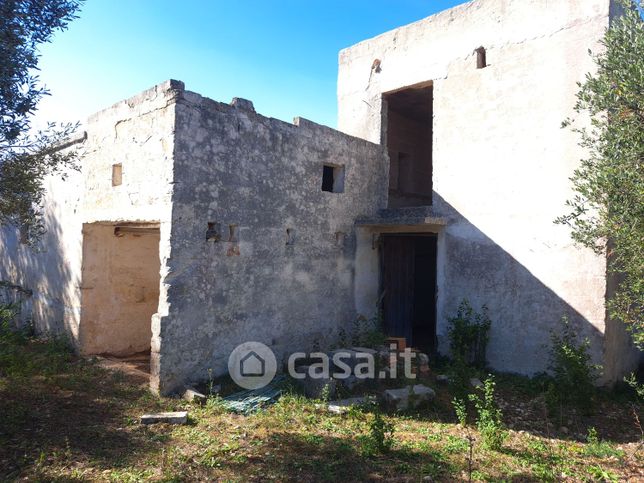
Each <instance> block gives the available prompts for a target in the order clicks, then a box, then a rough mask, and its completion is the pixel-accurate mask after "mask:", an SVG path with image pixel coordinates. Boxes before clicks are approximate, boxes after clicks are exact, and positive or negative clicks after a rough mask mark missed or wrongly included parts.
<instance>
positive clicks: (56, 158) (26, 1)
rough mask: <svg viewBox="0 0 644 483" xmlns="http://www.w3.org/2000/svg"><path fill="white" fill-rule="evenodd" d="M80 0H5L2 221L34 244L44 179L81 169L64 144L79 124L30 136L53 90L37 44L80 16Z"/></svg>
mask: <svg viewBox="0 0 644 483" xmlns="http://www.w3.org/2000/svg"><path fill="white" fill-rule="evenodd" d="M80 4H81V0H49V1H47V2H43V1H37V0H5V1H3V2H0V39H2V40H1V41H0V58H1V59H2V62H0V113H2V115H0V224H3V225H13V226H16V227H18V228H20V229H21V231H22V238H23V241H25V242H28V243H33V242H34V241H36V240H37V239H38V238H39V237H40V236H41V235H42V233H43V232H44V223H43V214H42V209H43V202H44V199H43V195H44V187H43V181H44V179H45V177H46V176H47V175H49V174H58V175H61V174H62V173H64V171H65V169H66V168H74V167H76V158H77V153H76V151H71V150H68V151H66V152H60V151H58V150H57V149H56V148H57V147H60V145H61V144H62V143H63V141H64V140H65V139H67V138H68V137H69V136H70V135H71V134H72V132H73V131H74V130H75V129H76V126H75V125H72V124H65V125H62V126H56V125H54V124H49V125H48V126H47V128H45V129H44V130H41V131H39V132H38V133H37V134H29V132H30V127H31V126H30V124H31V116H32V115H33V113H34V112H35V111H36V106H37V104H38V102H39V101H40V99H41V98H42V97H43V96H44V95H47V94H48V91H47V90H46V89H45V88H44V87H42V86H39V85H38V77H37V76H36V74H35V71H37V69H38V57H39V56H38V51H37V48H38V45H39V44H42V43H45V42H49V41H50V40H51V38H52V35H53V34H54V33H55V32H56V31H57V30H62V29H64V28H65V27H66V26H67V24H68V23H69V22H70V21H71V20H73V19H74V18H75V15H74V14H75V12H76V11H77V10H78V9H79V7H80Z"/></svg>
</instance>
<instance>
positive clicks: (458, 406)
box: [452, 398, 467, 427]
mask: <svg viewBox="0 0 644 483" xmlns="http://www.w3.org/2000/svg"><path fill="white" fill-rule="evenodd" d="M452 406H454V412H455V413H456V419H458V423H459V424H460V425H461V426H463V427H465V426H466V425H467V405H466V403H465V401H464V400H462V399H458V398H454V399H452Z"/></svg>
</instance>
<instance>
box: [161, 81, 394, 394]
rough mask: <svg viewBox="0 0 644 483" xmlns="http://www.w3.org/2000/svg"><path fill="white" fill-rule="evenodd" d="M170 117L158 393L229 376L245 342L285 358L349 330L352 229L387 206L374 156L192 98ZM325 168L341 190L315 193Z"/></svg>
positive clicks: (323, 135) (379, 159)
mask: <svg viewBox="0 0 644 483" xmlns="http://www.w3.org/2000/svg"><path fill="white" fill-rule="evenodd" d="M176 116H177V119H176V133H175V139H176V147H175V153H174V158H175V164H174V180H175V191H174V197H173V211H172V235H171V239H172V258H171V259H170V260H168V265H169V269H170V272H169V273H168V275H167V277H166V283H167V284H168V286H169V289H168V301H169V305H170V311H169V314H168V316H166V317H163V318H161V319H160V321H159V324H158V327H159V331H160V333H159V338H158V341H159V352H158V356H157V355H155V357H158V358H157V360H156V362H155V360H154V359H153V364H156V365H157V367H158V368H159V370H160V374H159V380H158V384H159V387H160V389H161V391H163V392H166V391H171V390H173V389H175V388H176V387H177V386H178V385H180V384H182V383H183V382H184V381H185V380H186V379H193V380H198V379H205V378H207V377H208V370H209V369H212V370H213V371H214V373H215V374H217V375H219V374H222V373H224V372H225V371H226V370H227V360H228V356H229V354H230V352H231V351H232V349H234V348H235V347H236V346H237V345H238V344H240V343H242V342H246V341H259V342H262V343H265V344H267V345H268V346H269V347H271V348H272V349H273V350H274V351H275V353H276V356H277V357H278V360H280V359H281V358H282V357H283V355H284V354H286V353H288V352H289V351H293V350H302V349H305V350H306V349H311V348H313V347H314V346H316V345H319V346H322V347H324V346H325V345H326V344H328V343H329V342H330V341H333V340H336V339H337V337H338V334H339V329H340V328H341V327H344V328H345V329H346V330H350V329H351V327H352V323H353V321H354V320H355V315H356V312H355V306H354V298H353V283H354V281H353V279H354V251H355V232H354V220H355V218H356V217H357V216H358V215H369V214H373V213H375V212H376V211H377V210H378V209H379V208H382V207H384V206H385V203H386V169H387V163H386V156H385V155H384V154H383V153H382V151H381V148H380V146H377V145H374V144H371V143H369V142H366V141H363V140H361V139H356V138H353V137H350V136H347V135H344V134H342V133H339V132H337V131H335V130H333V129H330V128H327V127H324V126H320V125H317V124H314V123H312V122H310V121H307V120H304V119H299V120H296V122H295V124H288V123H284V122H282V121H278V120H276V119H269V118H266V117H263V116H261V115H259V114H256V113H255V112H254V111H253V110H252V108H251V109H249V107H248V106H245V103H244V102H242V101H239V102H237V107H234V106H231V105H227V104H221V103H218V102H215V101H212V100H209V99H206V98H203V97H201V96H199V95H197V94H194V93H192V92H184V93H183V94H182V96H181V98H180V99H179V101H178V104H177V106H176ZM324 163H330V164H332V165H336V166H343V167H344V192H342V193H331V192H325V191H322V189H321V188H322V171H323V164H324ZM209 223H210V224H211V225H210V227H211V230H212V231H214V232H217V233H218V234H219V235H220V237H221V238H220V240H219V241H215V240H210V241H209V240H207V239H206V232H207V231H208V229H209Z"/></svg>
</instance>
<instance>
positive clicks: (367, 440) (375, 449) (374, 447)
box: [362, 409, 395, 456]
mask: <svg viewBox="0 0 644 483" xmlns="http://www.w3.org/2000/svg"><path fill="white" fill-rule="evenodd" d="M394 431H395V427H394V424H393V423H392V422H389V421H386V420H385V418H383V416H382V414H381V413H380V410H378V409H376V410H375V411H374V413H373V418H372V419H371V421H370V422H369V434H368V435H367V436H366V437H363V438H362V443H363V451H364V453H365V455H367V456H373V455H375V454H378V453H380V454H382V453H388V452H389V451H390V450H391V448H392V447H393V445H394V442H395V440H394Z"/></svg>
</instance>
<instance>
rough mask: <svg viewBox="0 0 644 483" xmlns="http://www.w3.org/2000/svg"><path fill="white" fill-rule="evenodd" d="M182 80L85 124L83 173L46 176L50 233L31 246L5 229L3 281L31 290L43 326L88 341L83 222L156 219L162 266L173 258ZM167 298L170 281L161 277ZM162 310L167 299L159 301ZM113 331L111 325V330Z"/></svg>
mask: <svg viewBox="0 0 644 483" xmlns="http://www.w3.org/2000/svg"><path fill="white" fill-rule="evenodd" d="M178 86H181V84H180V83H177V82H176V81H167V82H165V83H162V84H159V85H157V86H155V87H153V88H151V89H148V90H146V91H144V92H142V93H141V94H139V95H137V96H135V97H132V98H130V99H127V100H123V101H120V102H118V103H116V104H114V105H113V106H112V107H110V108H108V109H105V110H103V111H100V112H98V113H96V114H94V115H93V116H92V117H90V118H89V119H88V120H87V123H86V124H85V125H84V126H83V128H82V129H83V130H85V131H86V133H87V139H86V140H85V141H84V142H82V143H78V144H75V145H74V146H72V147H71V148H70V149H79V150H80V152H81V154H82V158H81V161H80V165H79V167H80V170H79V171H70V172H68V173H67V178H66V179H65V180H62V179H61V178H60V177H51V178H50V179H48V180H47V189H46V197H45V226H46V229H47V233H46V234H45V236H44V238H43V239H42V241H41V243H40V244H39V245H38V246H37V249H36V250H32V249H31V248H29V247H28V246H27V245H24V244H21V243H20V241H19V235H18V233H17V230H15V229H11V228H3V229H2V230H1V231H0V236H1V237H2V239H1V240H0V279H5V280H10V281H12V282H13V283H15V284H17V285H20V286H22V287H24V288H26V289H29V290H31V291H32V292H33V296H32V300H31V302H32V304H31V305H32V307H33V309H32V314H31V317H32V318H33V321H34V325H35V328H36V330H37V331H38V332H52V333H67V334H69V335H70V336H71V339H72V341H73V342H74V343H76V344H77V345H78V346H79V348H81V347H80V345H81V344H79V341H80V339H82V324H81V320H82V315H81V298H82V292H83V289H84V286H83V283H82V281H81V265H82V245H83V233H82V227H83V224H84V223H95V222H106V221H107V222H110V221H114V222H116V221H139V222H140V221H156V222H160V226H161V242H160V245H161V254H162V256H161V259H162V267H164V266H165V260H166V259H167V258H168V256H169V252H170V245H169V233H170V228H169V223H170V213H171V207H170V203H171V196H172V153H173V146H174V145H173V131H174V119H175V118H174V98H175V97H176V92H177V87H178ZM116 163H121V164H122V165H123V184H122V185H121V186H117V187H112V165H113V164H116ZM162 271H163V268H162ZM160 289H161V293H162V296H161V300H162V301H165V298H164V286H163V284H162V283H161V285H160ZM160 310H161V311H163V310H166V311H167V309H164V305H163V304H160ZM107 330H109V328H108V329H107Z"/></svg>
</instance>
